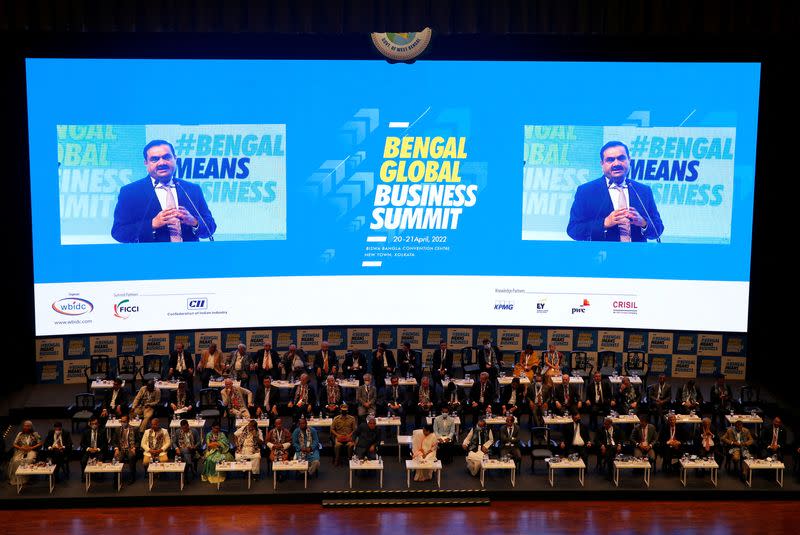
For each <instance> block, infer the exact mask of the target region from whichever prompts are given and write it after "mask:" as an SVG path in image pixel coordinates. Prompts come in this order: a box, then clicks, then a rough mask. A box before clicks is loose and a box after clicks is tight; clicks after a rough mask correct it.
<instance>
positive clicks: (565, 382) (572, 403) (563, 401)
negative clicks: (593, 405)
mask: <svg viewBox="0 0 800 535" xmlns="http://www.w3.org/2000/svg"><path fill="white" fill-rule="evenodd" d="M553 407H554V408H555V410H557V411H559V412H561V413H562V414H570V413H571V412H572V411H580V410H581V409H582V408H583V402H582V401H581V399H580V396H578V389H577V387H576V386H575V385H573V384H571V383H570V382H569V375H567V374H566V373H565V374H563V375H562V376H561V382H560V383H556V385H555V386H554V387H553Z"/></svg>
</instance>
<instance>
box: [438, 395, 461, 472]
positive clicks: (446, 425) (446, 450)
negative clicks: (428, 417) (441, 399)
mask: <svg viewBox="0 0 800 535" xmlns="http://www.w3.org/2000/svg"><path fill="white" fill-rule="evenodd" d="M433 432H434V433H435V434H436V437H437V440H438V441H439V448H438V451H439V455H440V457H441V458H442V462H443V463H445V464H447V463H450V462H452V460H453V445H454V444H455V442H456V438H457V437H456V422H455V419H454V418H453V417H452V416H451V415H450V407H449V406H448V405H445V404H443V405H442V413H441V414H440V415H439V416H437V417H436V418H434V419H433Z"/></svg>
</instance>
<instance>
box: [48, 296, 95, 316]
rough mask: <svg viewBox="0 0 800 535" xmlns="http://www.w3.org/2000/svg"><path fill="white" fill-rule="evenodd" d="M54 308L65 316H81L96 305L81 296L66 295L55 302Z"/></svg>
mask: <svg viewBox="0 0 800 535" xmlns="http://www.w3.org/2000/svg"><path fill="white" fill-rule="evenodd" d="M52 306H53V310H55V311H56V312H58V313H59V314H64V315H65V316H80V315H81V314H88V313H89V312H91V311H92V310H94V305H93V304H92V302H91V301H89V300H88V299H81V298H80V297H65V298H64V299H59V300H58V301H55V302H53V305H52Z"/></svg>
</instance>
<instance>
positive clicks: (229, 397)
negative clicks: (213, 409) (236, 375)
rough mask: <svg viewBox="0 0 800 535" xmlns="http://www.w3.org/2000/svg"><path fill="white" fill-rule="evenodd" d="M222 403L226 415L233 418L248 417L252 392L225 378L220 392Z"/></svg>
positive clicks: (251, 402)
mask: <svg viewBox="0 0 800 535" xmlns="http://www.w3.org/2000/svg"><path fill="white" fill-rule="evenodd" d="M220 397H221V398H222V404H223V405H224V406H225V409H226V410H227V411H228V415H229V416H231V417H233V418H244V419H245V420H249V419H250V410H249V409H248V407H252V406H253V393H252V392H250V391H249V390H247V389H246V388H243V387H241V386H236V385H234V384H233V379H231V378H230V377H228V378H227V379H225V387H224V388H223V389H222V392H220Z"/></svg>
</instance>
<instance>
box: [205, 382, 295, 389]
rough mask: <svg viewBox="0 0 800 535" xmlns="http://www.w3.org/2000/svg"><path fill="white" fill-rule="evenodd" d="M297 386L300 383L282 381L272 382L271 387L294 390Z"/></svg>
mask: <svg viewBox="0 0 800 535" xmlns="http://www.w3.org/2000/svg"><path fill="white" fill-rule="evenodd" d="M299 384H300V381H283V380H275V381H272V386H275V387H278V388H282V389H288V388H294V387H295V386H297V385H299ZM209 386H211V383H209Z"/></svg>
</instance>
